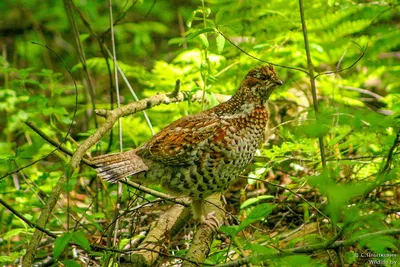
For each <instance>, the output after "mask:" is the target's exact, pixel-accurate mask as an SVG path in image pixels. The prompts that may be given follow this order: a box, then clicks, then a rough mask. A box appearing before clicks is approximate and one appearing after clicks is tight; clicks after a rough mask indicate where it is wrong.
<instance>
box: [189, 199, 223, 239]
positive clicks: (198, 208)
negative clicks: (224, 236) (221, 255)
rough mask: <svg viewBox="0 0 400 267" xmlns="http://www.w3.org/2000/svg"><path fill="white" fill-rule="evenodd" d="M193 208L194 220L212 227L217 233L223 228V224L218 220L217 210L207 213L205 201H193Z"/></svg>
mask: <svg viewBox="0 0 400 267" xmlns="http://www.w3.org/2000/svg"><path fill="white" fill-rule="evenodd" d="M192 207H193V217H194V219H197V220H199V221H200V223H201V224H205V225H207V226H208V227H210V229H211V230H212V231H213V232H216V231H217V229H218V228H219V227H220V226H221V222H220V221H219V220H218V218H217V216H216V212H215V210H213V211H210V212H207V209H206V206H205V200H204V199H193V200H192ZM214 208H215V207H214Z"/></svg>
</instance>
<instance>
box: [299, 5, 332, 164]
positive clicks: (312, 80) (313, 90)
mask: <svg viewBox="0 0 400 267" xmlns="http://www.w3.org/2000/svg"><path fill="white" fill-rule="evenodd" d="M299 9H300V19H301V25H302V30H303V37H304V46H305V50H306V55H307V66H308V76H309V77H310V83H311V93H312V98H313V106H314V112H315V119H316V121H317V123H318V122H319V111H318V102H317V89H316V86H315V77H314V66H313V64H312V59H311V53H310V47H309V43H308V34H307V26H306V20H305V18H304V7H303V0H299ZM318 142H319V150H320V154H321V162H322V166H323V167H324V168H325V167H326V159H325V148H324V137H323V136H319V137H318Z"/></svg>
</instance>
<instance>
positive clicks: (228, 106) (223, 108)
mask: <svg viewBox="0 0 400 267" xmlns="http://www.w3.org/2000/svg"><path fill="white" fill-rule="evenodd" d="M241 89H242V88H240V89H239V90H238V91H237V92H236V93H235V94H234V95H233V96H232V97H231V98H230V99H229V100H228V101H227V102H225V103H221V104H219V105H218V106H216V107H215V108H214V112H215V113H217V114H218V115H228V114H238V113H243V115H246V114H250V113H251V112H252V111H253V110H254V109H259V108H261V109H265V108H266V107H265V105H264V101H263V100H262V99H261V98H260V97H256V96H255V95H254V94H252V93H251V92H250V91H249V90H241Z"/></svg>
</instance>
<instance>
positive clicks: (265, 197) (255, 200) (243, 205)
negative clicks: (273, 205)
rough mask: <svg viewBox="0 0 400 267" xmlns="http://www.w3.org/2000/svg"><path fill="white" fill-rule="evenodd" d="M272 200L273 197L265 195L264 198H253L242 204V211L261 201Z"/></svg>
mask: <svg viewBox="0 0 400 267" xmlns="http://www.w3.org/2000/svg"><path fill="white" fill-rule="evenodd" d="M272 198H274V196H271V195H263V196H258V197H252V198H249V199H246V200H245V201H244V202H243V203H242V205H240V209H244V208H246V207H248V206H250V205H253V204H254V203H258V202H260V201H262V200H264V199H272Z"/></svg>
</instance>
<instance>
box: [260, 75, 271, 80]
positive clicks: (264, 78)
mask: <svg viewBox="0 0 400 267" xmlns="http://www.w3.org/2000/svg"><path fill="white" fill-rule="evenodd" d="M268 78H269V77H268V76H267V75H265V74H261V75H260V79H261V80H264V81H265V80H267V79H268Z"/></svg>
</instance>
